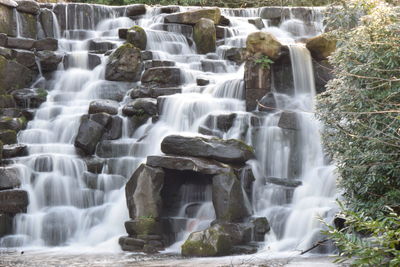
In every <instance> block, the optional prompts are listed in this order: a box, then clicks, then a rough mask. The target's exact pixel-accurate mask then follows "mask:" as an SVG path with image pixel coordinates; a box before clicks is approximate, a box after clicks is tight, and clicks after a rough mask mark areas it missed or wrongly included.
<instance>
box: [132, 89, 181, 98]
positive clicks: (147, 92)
mask: <svg viewBox="0 0 400 267" xmlns="http://www.w3.org/2000/svg"><path fill="white" fill-rule="evenodd" d="M181 92H182V88H179V87H178V88H148V87H139V88H135V89H133V90H132V91H131V93H130V96H131V98H132V99H135V98H147V97H151V98H157V97H159V96H166V95H173V94H180V93H181Z"/></svg>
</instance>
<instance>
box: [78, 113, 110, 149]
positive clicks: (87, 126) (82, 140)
mask: <svg viewBox="0 0 400 267" xmlns="http://www.w3.org/2000/svg"><path fill="white" fill-rule="evenodd" d="M104 130H105V128H104V126H103V125H101V124H100V123H99V122H96V121H94V120H91V119H89V117H88V116H84V117H83V118H82V120H81V124H80V126H79V130H78V134H77V136H76V138H75V143H74V145H75V147H78V148H80V149H81V150H82V151H83V152H84V153H85V154H86V155H93V153H94V151H95V149H96V146H97V143H98V142H99V141H100V140H101V137H102V136H103V133H104Z"/></svg>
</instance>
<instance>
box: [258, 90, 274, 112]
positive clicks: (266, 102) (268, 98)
mask: <svg viewBox="0 0 400 267" xmlns="http://www.w3.org/2000/svg"><path fill="white" fill-rule="evenodd" d="M276 107H277V106H276V100H275V95H274V93H271V92H270V93H267V94H266V95H265V96H264V97H263V98H261V100H260V102H259V105H258V110H259V111H265V112H274V111H276Z"/></svg>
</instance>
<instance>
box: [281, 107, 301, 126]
mask: <svg viewBox="0 0 400 267" xmlns="http://www.w3.org/2000/svg"><path fill="white" fill-rule="evenodd" d="M278 126H279V127H281V128H282V129H287V130H298V129H299V126H298V119H297V115H296V113H294V112H286V111H285V112H282V114H281V117H280V119H279V122H278Z"/></svg>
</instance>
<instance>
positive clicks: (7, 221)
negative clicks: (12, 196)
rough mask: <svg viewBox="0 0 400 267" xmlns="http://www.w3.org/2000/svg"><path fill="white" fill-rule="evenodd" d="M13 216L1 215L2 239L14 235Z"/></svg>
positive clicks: (0, 235) (0, 233)
mask: <svg viewBox="0 0 400 267" xmlns="http://www.w3.org/2000/svg"><path fill="white" fill-rule="evenodd" d="M12 224H13V220H12V216H10V215H8V214H0V238H2V237H3V236H5V235H9V234H11V233H12Z"/></svg>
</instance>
